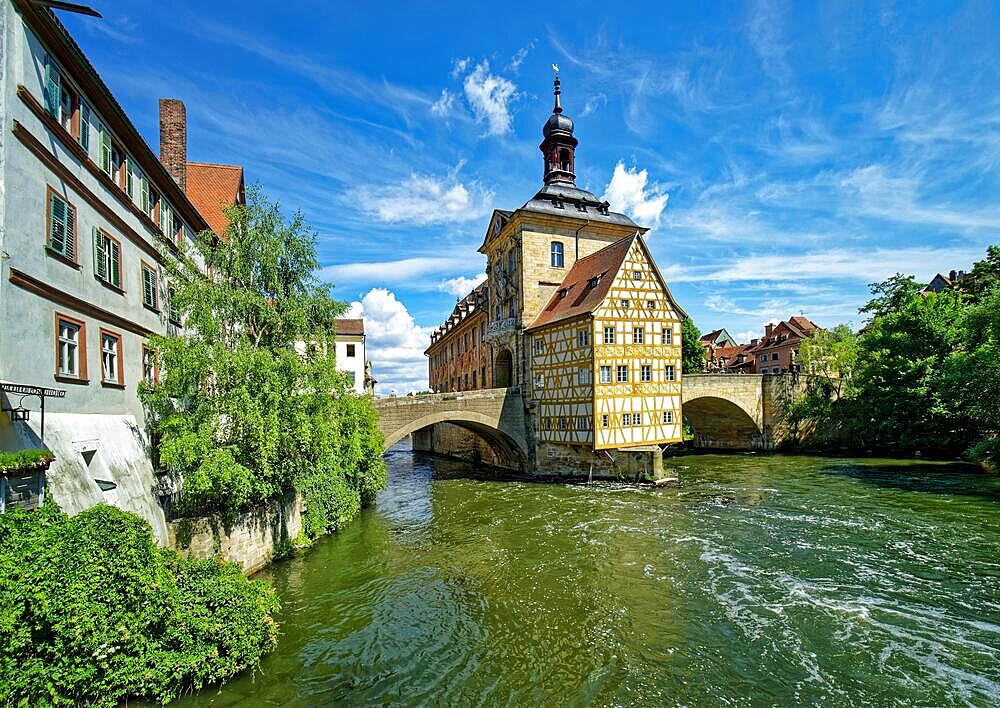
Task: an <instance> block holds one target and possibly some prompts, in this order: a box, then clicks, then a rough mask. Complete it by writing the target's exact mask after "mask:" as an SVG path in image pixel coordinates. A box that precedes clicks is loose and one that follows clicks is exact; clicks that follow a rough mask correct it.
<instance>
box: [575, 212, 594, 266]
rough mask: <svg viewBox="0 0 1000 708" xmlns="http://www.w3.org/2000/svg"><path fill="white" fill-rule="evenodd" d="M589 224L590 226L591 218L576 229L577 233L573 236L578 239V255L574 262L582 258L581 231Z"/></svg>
mask: <svg viewBox="0 0 1000 708" xmlns="http://www.w3.org/2000/svg"><path fill="white" fill-rule="evenodd" d="M588 226H590V219H587V222H586V223H585V224H584V225H583V226H581V227H580V228H578V229H577V230H576V235H575V236H574V237H573V240H574V241H576V256H575V259H576V260H574V261H573V262H574V263H576V261H578V260H580V232H581V231H583V230H584V229H585V228H587V227H588Z"/></svg>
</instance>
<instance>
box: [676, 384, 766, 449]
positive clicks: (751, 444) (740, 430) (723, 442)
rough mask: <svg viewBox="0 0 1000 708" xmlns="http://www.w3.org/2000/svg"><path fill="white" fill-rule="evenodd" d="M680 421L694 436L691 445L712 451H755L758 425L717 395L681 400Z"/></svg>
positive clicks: (748, 415)
mask: <svg viewBox="0 0 1000 708" xmlns="http://www.w3.org/2000/svg"><path fill="white" fill-rule="evenodd" d="M683 411H684V420H685V421H686V422H687V424H688V425H689V426H690V427H691V430H692V432H693V433H694V446H695V447H701V448H713V449H734V450H746V449H750V448H758V447H760V446H761V444H762V440H763V436H762V431H761V428H760V424H759V423H758V422H757V420H755V419H754V417H752V416H751V415H750V413H748V412H747V411H746V410H745V409H744V408H743V407H742V406H740V405H739V404H737V403H735V402H733V401H731V400H729V399H728V398H722V397H719V396H698V397H697V398H691V399H690V400H685V401H684V408H683Z"/></svg>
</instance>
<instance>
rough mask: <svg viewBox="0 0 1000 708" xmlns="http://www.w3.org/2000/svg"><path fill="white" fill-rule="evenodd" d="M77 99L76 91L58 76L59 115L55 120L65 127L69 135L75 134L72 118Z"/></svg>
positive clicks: (75, 109)
mask: <svg viewBox="0 0 1000 708" xmlns="http://www.w3.org/2000/svg"><path fill="white" fill-rule="evenodd" d="M78 106H79V101H78V98H77V95H76V92H75V91H73V89H72V88H71V87H70V86H69V84H67V83H66V82H65V81H63V80H62V77H60V87H59V115H58V116H57V117H56V120H58V121H59V123H60V124H61V125H62V127H63V128H65V129H66V132H67V133H69V134H70V135H74V136H75V135H76V131H75V130H74V126H73V119H74V117H75V116H76V111H77V107H78Z"/></svg>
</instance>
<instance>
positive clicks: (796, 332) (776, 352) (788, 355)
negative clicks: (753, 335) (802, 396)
mask: <svg viewBox="0 0 1000 708" xmlns="http://www.w3.org/2000/svg"><path fill="white" fill-rule="evenodd" d="M818 329H819V325H817V324H816V323H815V322H813V321H812V320H810V319H809V318H808V317H791V318H789V319H787V320H782V321H781V322H779V323H778V324H776V325H772V324H769V325H765V327H764V336H763V337H762V338H761V339H759V340H757V339H755V340H754V341H753V342H751V344H750V347H749V348H748V349H747V350H746V352H745V354H746V355H747V356H748V357H750V360H751V362H752V365H753V373H755V374H781V373H784V372H786V371H801V370H802V365H801V364H800V363H799V346H800V345H801V344H802V340H804V339H808V338H810V337H812V336H813V335H814V334H815V333H816V331H817V330H818Z"/></svg>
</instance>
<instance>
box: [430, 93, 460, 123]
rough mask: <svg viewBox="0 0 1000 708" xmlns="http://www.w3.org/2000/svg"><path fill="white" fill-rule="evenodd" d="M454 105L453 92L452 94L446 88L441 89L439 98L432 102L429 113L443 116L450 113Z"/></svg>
mask: <svg viewBox="0 0 1000 708" xmlns="http://www.w3.org/2000/svg"><path fill="white" fill-rule="evenodd" d="M454 107H455V94H453V93H452V92H451V91H449V90H448V89H441V98H439V99H438V100H436V101H435V102H434V105H433V106H431V113H433V114H434V115H436V116H438V117H439V118H444V117H446V116H448V115H450V114H451V111H452V109H453V108H454Z"/></svg>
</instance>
